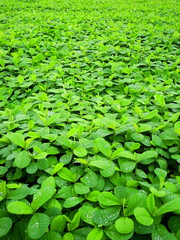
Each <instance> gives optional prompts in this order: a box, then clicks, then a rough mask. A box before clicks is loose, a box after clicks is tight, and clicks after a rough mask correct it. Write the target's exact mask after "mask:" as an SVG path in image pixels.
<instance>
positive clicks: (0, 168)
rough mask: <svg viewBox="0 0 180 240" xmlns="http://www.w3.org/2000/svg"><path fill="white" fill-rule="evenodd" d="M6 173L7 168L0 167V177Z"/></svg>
mask: <svg viewBox="0 0 180 240" xmlns="http://www.w3.org/2000/svg"><path fill="white" fill-rule="evenodd" d="M7 171H8V168H7V167H1V166H0V175H3V174H5V173H6V172H7Z"/></svg>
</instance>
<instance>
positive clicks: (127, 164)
mask: <svg viewBox="0 0 180 240" xmlns="http://www.w3.org/2000/svg"><path fill="white" fill-rule="evenodd" d="M119 164H120V170H121V171H122V172H124V173H128V172H132V171H133V170H134V168H135V167H136V163H135V162H132V161H123V162H122V163H121V161H119Z"/></svg>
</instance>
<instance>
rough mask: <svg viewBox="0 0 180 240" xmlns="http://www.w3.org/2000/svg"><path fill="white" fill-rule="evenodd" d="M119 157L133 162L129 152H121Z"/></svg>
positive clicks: (133, 157)
mask: <svg viewBox="0 0 180 240" xmlns="http://www.w3.org/2000/svg"><path fill="white" fill-rule="evenodd" d="M119 157H123V158H128V159H131V160H135V156H134V154H133V153H131V152H130V151H123V152H121V153H119Z"/></svg>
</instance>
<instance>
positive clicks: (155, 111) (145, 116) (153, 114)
mask: <svg viewBox="0 0 180 240" xmlns="http://www.w3.org/2000/svg"><path fill="white" fill-rule="evenodd" d="M157 114H158V110H153V111H152V112H149V113H145V114H143V118H144V119H145V120H149V119H152V118H153V117H155V116H156V115H157Z"/></svg>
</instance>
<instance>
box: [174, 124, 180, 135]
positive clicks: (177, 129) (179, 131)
mask: <svg viewBox="0 0 180 240" xmlns="http://www.w3.org/2000/svg"><path fill="white" fill-rule="evenodd" d="M174 131H175V133H177V134H178V135H180V121H178V122H176V123H175V124H174Z"/></svg>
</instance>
